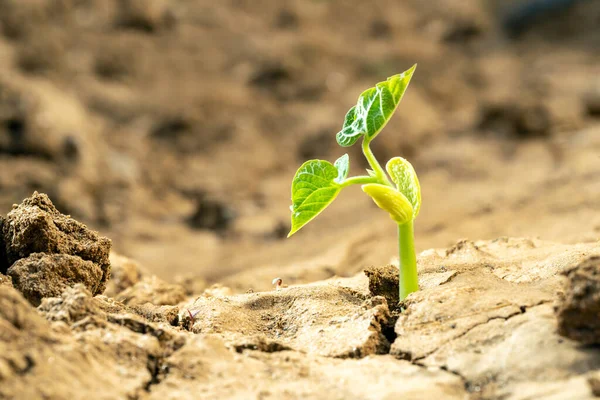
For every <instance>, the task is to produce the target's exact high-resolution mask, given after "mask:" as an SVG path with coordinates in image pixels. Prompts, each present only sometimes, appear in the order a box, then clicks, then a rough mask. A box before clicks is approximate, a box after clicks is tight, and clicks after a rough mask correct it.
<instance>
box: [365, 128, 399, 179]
mask: <svg viewBox="0 0 600 400" xmlns="http://www.w3.org/2000/svg"><path fill="white" fill-rule="evenodd" d="M369 143H370V141H369V140H367V139H363V142H362V151H363V154H364V155H365V158H366V159H367V161H368V162H369V165H370V166H371V169H372V170H373V172H375V175H376V176H377V179H378V180H379V183H381V184H383V185H388V186H394V185H392V183H391V182H390V180H389V179H388V177H387V174H386V173H385V171H384V170H383V168H382V167H381V165H380V164H379V161H377V159H376V158H375V154H373V152H372V151H371V147H369Z"/></svg>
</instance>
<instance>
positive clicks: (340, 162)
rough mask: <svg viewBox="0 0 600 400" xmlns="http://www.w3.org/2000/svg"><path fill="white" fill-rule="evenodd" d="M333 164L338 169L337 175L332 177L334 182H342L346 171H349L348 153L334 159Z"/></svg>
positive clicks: (346, 175) (346, 173)
mask: <svg viewBox="0 0 600 400" xmlns="http://www.w3.org/2000/svg"><path fill="white" fill-rule="evenodd" d="M333 166H334V167H335V168H336V169H337V171H338V176H337V178H335V179H334V181H335V182H336V183H342V182H344V180H345V179H346V178H347V177H348V172H350V158H349V157H348V154H344V155H343V156H341V157H340V158H338V159H337V160H335V162H334V163H333Z"/></svg>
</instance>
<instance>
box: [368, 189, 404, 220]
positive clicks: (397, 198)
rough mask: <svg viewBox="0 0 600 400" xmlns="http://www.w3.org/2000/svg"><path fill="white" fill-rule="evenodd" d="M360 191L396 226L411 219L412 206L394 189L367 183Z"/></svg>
mask: <svg viewBox="0 0 600 400" xmlns="http://www.w3.org/2000/svg"><path fill="white" fill-rule="evenodd" d="M362 190H363V192H365V193H366V194H368V195H369V196H371V198H372V199H373V201H374V202H375V204H377V206H378V207H379V208H381V209H382V210H384V211H387V212H388V213H389V214H390V217H391V218H392V219H393V220H394V221H396V222H397V223H398V224H400V225H402V224H405V223H407V222H408V221H411V220H412V219H413V207H412V204H410V201H408V199H407V198H406V197H405V196H404V195H403V194H402V193H400V192H399V191H397V190H396V189H394V188H392V187H389V186H386V185H380V184H379V183H369V184H366V185H362Z"/></svg>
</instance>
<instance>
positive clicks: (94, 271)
mask: <svg viewBox="0 0 600 400" xmlns="http://www.w3.org/2000/svg"><path fill="white" fill-rule="evenodd" d="M8 275H9V276H10V277H11V278H12V280H13V286H14V287H15V288H16V289H18V290H20V291H21V293H23V296H25V298H26V299H27V300H29V302H30V303H31V304H33V305H34V306H38V305H39V304H40V302H41V301H42V299H43V298H45V297H56V296H60V295H61V293H62V292H63V291H64V290H65V289H66V288H68V287H71V286H74V285H75V284H77V283H82V284H83V285H84V286H85V287H86V288H87V289H88V290H90V291H91V292H92V293H93V294H94V295H96V294H100V293H102V291H104V283H103V282H102V270H101V269H100V267H99V266H98V265H97V264H94V263H93V262H91V261H84V260H82V259H81V258H80V257H77V256H71V255H69V254H44V253H33V254H31V255H30V256H29V257H27V258H22V259H20V260H18V261H17V262H15V263H14V264H13V265H12V266H11V267H10V268H9V269H8Z"/></svg>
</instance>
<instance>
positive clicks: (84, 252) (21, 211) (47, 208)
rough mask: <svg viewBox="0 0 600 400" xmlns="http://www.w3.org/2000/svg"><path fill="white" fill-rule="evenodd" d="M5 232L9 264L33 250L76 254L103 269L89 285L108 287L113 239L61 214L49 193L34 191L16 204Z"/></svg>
mask: <svg viewBox="0 0 600 400" xmlns="http://www.w3.org/2000/svg"><path fill="white" fill-rule="evenodd" d="M2 233H3V236H4V241H5V244H6V255H7V259H8V262H9V264H13V263H14V262H16V261H18V260H20V259H21V258H26V257H28V256H30V255H31V254H33V253H47V254H66V255H71V256H77V257H80V258H81V259H83V260H85V261H91V262H92V263H94V264H95V265H97V266H98V267H99V268H100V270H101V276H100V281H99V283H98V284H92V286H91V287H90V289H91V290H92V291H93V292H94V293H95V294H97V293H102V292H103V291H104V289H105V288H106V282H107V280H108V279H109V278H110V261H109V253H110V247H111V241H110V239H108V238H105V237H102V236H99V235H98V233H96V232H94V231H92V230H90V229H88V227H87V226H85V225H83V224H81V223H79V222H77V221H75V220H74V219H72V218H71V217H69V216H66V215H63V214H61V213H60V212H59V211H58V210H57V209H56V208H55V207H54V205H53V204H52V202H51V201H50V199H49V198H48V196H47V195H45V194H43V193H42V194H39V193H37V192H35V193H34V194H33V196H31V197H30V198H28V199H25V200H23V202H22V203H21V204H20V205H19V206H17V207H15V208H13V210H12V211H11V212H9V213H8V215H7V216H6V221H5V222H4V225H3V229H2ZM87 282H88V283H90V284H91V281H87Z"/></svg>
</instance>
